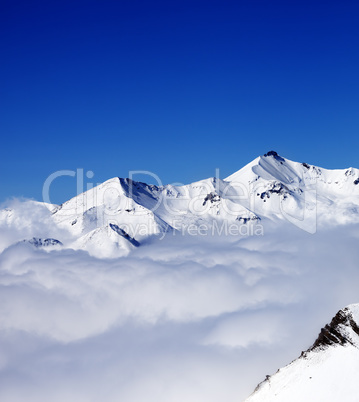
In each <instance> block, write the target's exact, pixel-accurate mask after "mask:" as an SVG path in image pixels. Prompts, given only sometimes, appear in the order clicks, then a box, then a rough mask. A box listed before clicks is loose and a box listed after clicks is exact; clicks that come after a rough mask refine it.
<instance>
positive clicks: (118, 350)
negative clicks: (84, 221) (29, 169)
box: [0, 201, 359, 402]
mask: <svg viewBox="0 0 359 402" xmlns="http://www.w3.org/2000/svg"><path fill="white" fill-rule="evenodd" d="M13 203H16V208H17V210H18V211H20V212H19V216H22V217H23V219H20V218H19V219H18V221H17V223H16V224H13V225H12V228H11V229H9V227H8V226H7V225H6V224H5V223H3V224H2V225H1V226H0V251H2V252H1V254H0V400H1V401H6V402H20V401H21V402H23V401H27V402H39V401H40V402H42V401H46V402H55V401H56V402H57V401H58V402H60V401H61V402H63V401H66V402H97V401H99V402H100V401H101V402H103V401H106V402H112V401H114V402H119V401H121V402H142V401H145V402H152V401H153V402H183V401H186V402H202V401H203V402H223V401H226V402H231V401H238V402H240V401H243V400H244V399H245V397H246V396H248V395H249V394H250V393H251V392H252V391H253V389H254V387H255V386H256V385H257V384H258V382H260V381H262V380H263V379H264V377H265V375H267V374H272V373H273V372H275V371H276V370H277V369H278V368H279V367H281V366H283V365H285V364H288V363H289V362H290V361H291V360H293V359H294V358H296V357H298V355H299V354H300V352H301V351H302V350H305V349H306V348H308V347H309V346H310V345H311V344H312V343H313V342H314V340H315V338H316V336H317V334H318V333H319V331H320V328H321V327H322V326H324V325H325V324H326V323H327V322H328V321H330V319H331V318H332V316H333V315H334V314H335V313H336V311H337V310H338V309H340V308H342V307H344V306H345V305H347V304H350V303H356V302H359V292H358V289H359V286H358V285H359V269H358V261H359V248H358V246H357V245H358V239H359V225H358V224H348V225H345V226H344V225H343V226H336V227H329V226H328V227H326V226H321V227H320V228H319V229H318V231H317V232H316V233H315V234H309V233H307V232H305V231H302V230H300V229H298V228H297V227H295V226H293V225H290V224H285V223H281V224H279V223H277V224H271V223H270V222H267V223H264V224H265V226H264V228H265V230H264V235H263V236H249V237H244V238H240V239H239V238H238V239H236V238H231V239H224V238H218V237H200V236H172V235H169V236H166V237H165V238H164V239H163V240H161V241H159V240H153V241H148V242H147V243H146V244H143V245H142V246H141V247H139V248H138V249H136V250H134V251H133V252H132V253H131V254H130V255H129V256H127V257H123V258H118V259H96V258H94V257H91V256H89V254H87V253H86V252H83V251H74V250H69V249H64V250H53V251H46V250H42V249H36V248H34V247H33V246H31V245H30V244H26V243H16V242H17V241H19V240H21V239H24V238H27V237H28V236H30V231H29V229H28V228H29V222H28V220H29V219H30V220H32V222H30V223H31V224H32V225H34V224H35V223H34V222H35V221H36V222H41V223H38V229H37V232H38V234H39V236H43V235H44V234H45V233H46V234H47V237H48V236H49V234H50V235H51V236H52V237H56V236H57V237H56V238H59V239H60V240H62V238H61V235H64V233H60V232H57V229H56V228H54V227H53V226H51V225H50V223H49V226H47V224H46V219H40V218H41V217H42V215H41V214H42V213H45V212H44V211H43V210H42V209H41V208H42V207H41V206H38V207H37V208H34V204H33V203H32V202H28V201H13ZM35 210H36V211H35ZM29 211H31V214H29ZM34 211H35V212H34ZM32 227H33V226H32ZM31 233H33V229H32V230H31Z"/></svg>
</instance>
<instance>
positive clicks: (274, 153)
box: [263, 151, 285, 162]
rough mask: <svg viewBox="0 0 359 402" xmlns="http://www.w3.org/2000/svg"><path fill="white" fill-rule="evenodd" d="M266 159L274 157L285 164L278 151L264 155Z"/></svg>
mask: <svg viewBox="0 0 359 402" xmlns="http://www.w3.org/2000/svg"><path fill="white" fill-rule="evenodd" d="M263 156H264V157H265V158H267V157H269V156H272V157H273V158H274V159H276V160H277V161H280V162H285V159H284V158H282V157H281V156H280V155H278V153H277V152H276V151H269V152H267V153H266V154H264V155H263Z"/></svg>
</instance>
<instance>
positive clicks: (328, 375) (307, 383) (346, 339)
mask: <svg viewBox="0 0 359 402" xmlns="http://www.w3.org/2000/svg"><path fill="white" fill-rule="evenodd" d="M358 372H359V304H352V305H349V306H347V307H345V308H344V309H342V310H340V311H339V312H338V313H337V314H336V315H335V317H334V318H333V319H332V321H331V322H330V324H328V325H326V326H325V327H324V328H322V330H321V332H320V334H319V336H318V338H317V340H316V341H315V342H314V344H313V346H312V347H311V348H309V349H308V350H307V351H306V352H302V354H301V356H300V357H299V358H298V359H296V360H294V361H293V362H292V363H291V364H289V365H288V366H286V367H284V368H282V369H280V370H278V371H277V373H275V374H274V375H272V376H267V377H266V379H265V380H264V381H263V382H262V383H261V384H259V385H258V387H257V388H256V390H255V391H254V393H253V394H252V395H251V396H250V397H249V398H247V399H246V402H264V401H265V402H271V401H281V402H284V401H291V402H292V401H293V402H297V401H298V402H299V401H313V402H314V401H315V402H324V401H329V402H330V401H332V402H337V401H345V402H357V401H358V400H359V399H358V395H359V384H358V381H357V375H358Z"/></svg>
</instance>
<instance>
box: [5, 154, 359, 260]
mask: <svg viewBox="0 0 359 402" xmlns="http://www.w3.org/2000/svg"><path fill="white" fill-rule="evenodd" d="M32 205H33V210H28V211H27V215H26V214H25V212H24V211H18V210H17V208H16V207H15V208H8V209H5V210H2V211H0V225H1V226H3V227H8V228H9V233H10V232H11V230H12V229H13V232H12V233H13V234H14V233H15V232H14V231H17V232H18V233H21V232H23V235H22V239H23V238H24V237H25V235H26V236H27V237H30V238H32V237H54V233H55V234H56V233H58V234H59V236H60V237H61V238H58V240H59V241H61V242H62V243H63V244H64V247H67V248H74V249H82V250H86V251H88V252H90V253H91V254H92V255H95V256H98V257H119V256H122V255H127V254H128V253H129V252H130V251H131V250H134V248H135V246H134V244H136V245H138V244H141V243H142V242H143V241H144V240H146V239H147V238H149V237H153V236H158V237H159V238H162V237H163V236H164V235H165V234H166V233H179V234H191V235H197V234H198V235H201V236H205V235H221V234H222V235H223V234H224V235H227V237H228V238H230V237H231V236H230V235H234V236H235V237H239V236H241V235H248V234H254V233H255V234H261V233H262V232H263V226H264V225H265V224H266V222H268V221H275V222H280V221H284V222H288V223H290V224H292V225H294V226H296V227H298V228H300V229H303V230H305V231H307V232H309V233H315V231H316V230H317V227H318V225H319V226H320V225H332V226H333V225H334V226H335V225H337V224H346V223H354V222H357V221H359V171H358V169H354V168H349V169H344V170H326V169H322V168H318V167H316V166H310V165H308V164H306V163H298V162H292V161H290V160H288V159H285V158H283V157H281V156H279V155H278V154H277V153H275V152H273V151H271V152H268V153H267V154H265V155H263V156H261V157H258V158H257V159H255V160H254V161H252V162H251V163H249V164H248V165H246V166H245V167H244V168H242V169H241V170H239V171H238V172H236V173H234V174H233V175H231V176H229V177H227V178H226V179H224V180H221V179H219V178H210V179H206V180H202V181H199V182H196V183H192V184H189V185H183V186H175V185H166V186H155V185H147V184H145V183H140V182H135V181H132V180H130V179H121V178H113V179H110V180H108V181H106V182H104V183H102V184H100V185H99V186H97V187H95V188H92V189H90V190H88V191H86V192H84V193H82V194H79V195H78V196H76V197H74V198H72V199H71V200H69V201H67V202H65V203H63V204H62V205H60V206H54V205H45V204H41V203H33V204H32ZM45 207H46V208H45ZM40 210H41V213H39V212H38V211H40ZM45 210H46V211H47V213H44V211H45ZM36 211H37V212H36ZM46 227H47V228H48V233H46V230H45V233H44V229H45V228H46ZM115 227H117V228H119V230H113V228H115ZM50 232H51V233H50ZM15 237H16V236H15ZM10 239H12V236H9V241H8V244H7V245H9V244H11V241H10ZM130 239H133V240H134V241H130ZM16 240H17V241H19V240H21V238H17V239H16Z"/></svg>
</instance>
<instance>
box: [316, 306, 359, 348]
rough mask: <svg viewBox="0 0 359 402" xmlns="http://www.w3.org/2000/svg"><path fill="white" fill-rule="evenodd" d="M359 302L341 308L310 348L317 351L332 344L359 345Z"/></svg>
mask: <svg viewBox="0 0 359 402" xmlns="http://www.w3.org/2000/svg"><path fill="white" fill-rule="evenodd" d="M358 340H359V304H352V305H350V306H347V307H345V308H343V309H342V310H339V311H338V313H337V314H336V315H335V316H334V318H333V319H332V321H331V322H330V324H327V325H326V326H325V327H324V328H322V330H321V331H320V334H319V336H318V338H317V340H316V341H315V342H314V344H313V346H312V347H311V348H310V349H309V350H313V351H316V350H318V349H323V348H325V347H328V346H332V345H342V346H344V345H346V344H348V343H350V344H351V345H353V346H355V345H358V346H359V342H358Z"/></svg>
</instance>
